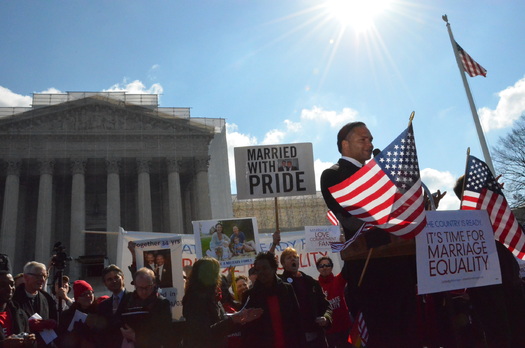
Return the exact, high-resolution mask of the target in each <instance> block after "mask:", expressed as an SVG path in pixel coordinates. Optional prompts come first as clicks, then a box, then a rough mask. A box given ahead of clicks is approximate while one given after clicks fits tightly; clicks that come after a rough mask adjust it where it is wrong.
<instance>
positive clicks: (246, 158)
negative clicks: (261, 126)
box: [234, 143, 315, 199]
mask: <svg viewBox="0 0 525 348" xmlns="http://www.w3.org/2000/svg"><path fill="white" fill-rule="evenodd" d="M234 155H235V173H236V179H237V198H238V199H250V198H268V197H279V196H299V195H312V194H315V172H314V161H313V150H312V144H311V143H296V144H282V145H265V146H246V147H236V148H234Z"/></svg>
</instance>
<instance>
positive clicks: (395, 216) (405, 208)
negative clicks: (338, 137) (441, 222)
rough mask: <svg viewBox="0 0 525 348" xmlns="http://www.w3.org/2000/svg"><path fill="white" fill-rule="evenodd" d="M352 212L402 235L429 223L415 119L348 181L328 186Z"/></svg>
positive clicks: (364, 219)
mask: <svg viewBox="0 0 525 348" xmlns="http://www.w3.org/2000/svg"><path fill="white" fill-rule="evenodd" d="M329 191H330V193H331V194H332V196H333V197H334V199H335V200H336V201H337V202H338V203H339V204H340V205H341V206H342V207H343V208H344V209H345V210H346V211H348V212H349V213H350V214H351V215H352V216H354V217H356V218H358V219H360V220H361V221H364V222H366V223H369V224H371V225H373V226H375V227H378V228H381V229H383V230H385V231H387V232H390V233H392V234H394V235H396V236H399V237H403V238H413V237H415V236H416V235H417V234H418V233H419V232H421V230H423V228H424V227H425V225H426V215H425V205H424V200H423V189H422V185H421V178H420V175H419V164H418V161H417V152H416V144H415V140H414V132H413V129H412V123H411V124H410V125H409V126H408V128H407V129H406V130H405V131H403V133H401V134H400V135H399V136H398V137H397V138H396V139H395V140H394V141H393V142H392V143H391V144H390V145H388V146H387V147H386V148H385V149H384V150H383V151H381V152H380V153H379V154H378V155H377V156H375V157H374V158H373V159H372V160H370V161H369V162H368V163H367V164H366V165H364V166H363V167H362V168H361V169H359V170H358V171H357V172H356V173H355V174H353V175H352V176H350V177H349V178H348V179H346V180H345V181H343V182H341V183H339V184H337V185H334V186H332V187H330V188H329Z"/></svg>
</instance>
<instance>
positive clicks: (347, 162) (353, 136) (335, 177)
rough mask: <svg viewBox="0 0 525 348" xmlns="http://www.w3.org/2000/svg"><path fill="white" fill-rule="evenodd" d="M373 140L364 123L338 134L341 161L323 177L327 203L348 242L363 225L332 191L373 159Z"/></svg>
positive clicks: (323, 188) (324, 195) (348, 127)
mask: <svg viewBox="0 0 525 348" xmlns="http://www.w3.org/2000/svg"><path fill="white" fill-rule="evenodd" d="M372 140H373V137H372V134H371V133H370V131H369V130H368V128H367V127H366V125H365V124H364V123H363V122H352V123H348V124H346V125H345V126H344V127H343V128H341V130H340V131H339V133H338V134H337V149H338V150H339V152H340V153H341V158H340V159H339V161H338V162H337V164H334V165H333V166H331V167H330V168H328V169H326V170H325V171H323V174H322V175H321V193H322V194H323V198H324V201H325V203H326V206H327V207H328V209H330V210H331V211H332V212H333V213H334V214H335V216H336V217H337V219H338V220H339V222H340V223H341V225H342V227H343V230H344V232H345V238H346V239H349V238H350V237H351V236H353V235H354V233H355V232H356V231H357V230H358V229H359V227H361V225H362V224H363V222H362V221H361V220H359V219H356V218H355V217H353V216H352V215H350V214H349V213H348V212H347V211H346V210H345V209H344V208H343V207H341V206H340V205H339V203H337V201H336V200H335V198H334V197H333V196H332V194H331V193H330V191H328V189H329V188H330V187H332V186H334V185H336V184H339V183H340V182H342V181H344V180H346V179H347V178H349V177H350V176H352V175H353V174H354V173H356V172H357V171H358V170H359V169H360V168H361V167H362V166H363V165H364V164H365V162H366V161H367V160H369V159H370V158H371V157H372V151H373V148H374V146H373V144H372Z"/></svg>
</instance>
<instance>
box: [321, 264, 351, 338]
mask: <svg viewBox="0 0 525 348" xmlns="http://www.w3.org/2000/svg"><path fill="white" fill-rule="evenodd" d="M315 265H316V267H317V270H318V271H319V278H318V279H319V284H321V288H322V289H323V292H324V294H325V296H326V299H327V300H328V302H330V307H331V308H332V326H331V327H330V328H329V329H327V330H326V340H327V342H328V347H329V348H340V347H353V345H351V344H350V343H348V333H349V331H350V313H349V311H348V306H347V305H346V300H345V286H346V280H345V279H344V277H343V275H342V273H339V274H338V275H334V273H333V272H332V270H333V267H334V263H333V261H332V259H331V258H329V257H328V256H323V257H321V258H320V259H318V260H317V261H316V263H315Z"/></svg>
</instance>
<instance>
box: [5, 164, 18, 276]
mask: <svg viewBox="0 0 525 348" xmlns="http://www.w3.org/2000/svg"><path fill="white" fill-rule="evenodd" d="M21 164H22V163H21V162H20V161H19V160H9V161H7V177H6V179H5V192H4V211H3V212H2V227H1V229H0V252H2V253H4V254H7V255H9V258H10V259H11V262H12V263H14V262H15V255H16V254H15V253H16V250H15V249H16V222H17V216H18V195H19V192H20V166H21ZM11 266H13V265H11Z"/></svg>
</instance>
